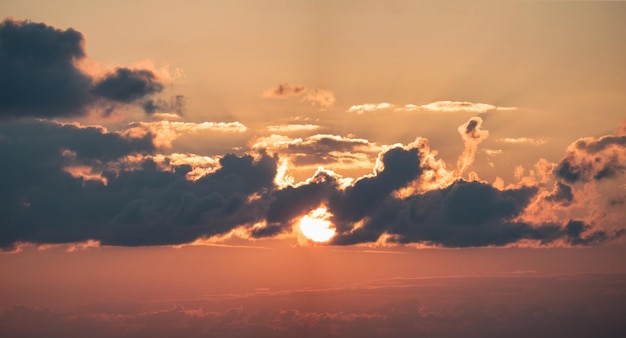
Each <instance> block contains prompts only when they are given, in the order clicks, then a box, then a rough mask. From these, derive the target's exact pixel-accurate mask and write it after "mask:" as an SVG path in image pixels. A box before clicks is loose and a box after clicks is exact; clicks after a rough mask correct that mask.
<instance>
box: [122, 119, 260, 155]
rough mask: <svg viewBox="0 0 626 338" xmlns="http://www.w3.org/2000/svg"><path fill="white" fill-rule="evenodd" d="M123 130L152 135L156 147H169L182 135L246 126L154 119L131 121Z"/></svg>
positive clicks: (242, 129) (240, 130) (236, 130)
mask: <svg viewBox="0 0 626 338" xmlns="http://www.w3.org/2000/svg"><path fill="white" fill-rule="evenodd" d="M129 127H130V128H129V129H127V130H126V131H125V133H126V134H129V135H145V134H146V133H150V134H152V135H153V140H154V144H155V145H157V146H158V147H165V148H171V147H172V142H173V141H174V140H176V139H177V138H179V137H180V136H182V135H187V134H194V133H199V132H206V131H213V132H230V133H243V132H245V131H246V130H248V128H247V127H246V126H245V125H243V124H241V123H240V122H202V123H193V122H181V121H154V122H144V121H139V122H131V123H130V124H129Z"/></svg>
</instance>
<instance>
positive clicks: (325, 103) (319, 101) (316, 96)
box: [302, 89, 335, 110]
mask: <svg viewBox="0 0 626 338" xmlns="http://www.w3.org/2000/svg"><path fill="white" fill-rule="evenodd" d="M302 101H303V102H309V103H311V104H312V105H315V106H319V107H320V109H322V110H328V109H330V108H332V107H333V106H334V105H335V94H334V93H333V92H332V91H331V90H327V89H311V90H309V91H308V92H307V93H306V95H304V97H303V98H302Z"/></svg>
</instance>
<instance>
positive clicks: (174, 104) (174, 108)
mask: <svg viewBox="0 0 626 338" xmlns="http://www.w3.org/2000/svg"><path fill="white" fill-rule="evenodd" d="M185 101H186V100H185V96H184V95H175V96H173V97H172V98H171V99H170V102H167V101H165V100H163V99H157V100H146V101H145V102H144V103H143V104H142V105H141V106H142V108H143V110H144V111H145V112H146V114H148V115H154V114H160V115H163V114H173V115H174V116H173V117H174V118H178V117H180V116H182V115H183V114H184V113H185V103H186V102H185Z"/></svg>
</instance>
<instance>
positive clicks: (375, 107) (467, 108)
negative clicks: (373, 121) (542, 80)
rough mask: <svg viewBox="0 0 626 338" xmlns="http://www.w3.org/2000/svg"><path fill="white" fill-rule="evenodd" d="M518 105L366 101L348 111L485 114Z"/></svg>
mask: <svg viewBox="0 0 626 338" xmlns="http://www.w3.org/2000/svg"><path fill="white" fill-rule="evenodd" d="M516 109H517V107H498V106H494V105H491V104H486V103H474V102H460V101H436V102H431V103H428V104H423V105H415V104H405V105H404V106H397V105H394V104H391V103H388V102H381V103H365V104H360V105H353V106H351V107H350V108H348V110H347V112H348V113H357V114H363V113H368V112H375V111H379V110H394V111H406V112H410V111H430V112H442V113H454V112H470V113H474V114H483V113H486V112H488V111H510V110H516Z"/></svg>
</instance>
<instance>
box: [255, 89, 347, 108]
mask: <svg viewBox="0 0 626 338" xmlns="http://www.w3.org/2000/svg"><path fill="white" fill-rule="evenodd" d="M301 95H302V99H301V100H300V101H301V102H308V103H310V104H312V105H314V106H318V107H319V108H320V109H321V110H328V109H330V108H332V107H333V106H334V105H335V93H334V92H333V91H331V90H328V89H322V88H315V89H309V88H307V87H305V86H302V85H292V84H289V83H282V84H279V85H278V86H276V87H273V88H270V89H267V90H266V91H265V92H263V97H265V98H271V99H286V98H288V97H290V96H301Z"/></svg>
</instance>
